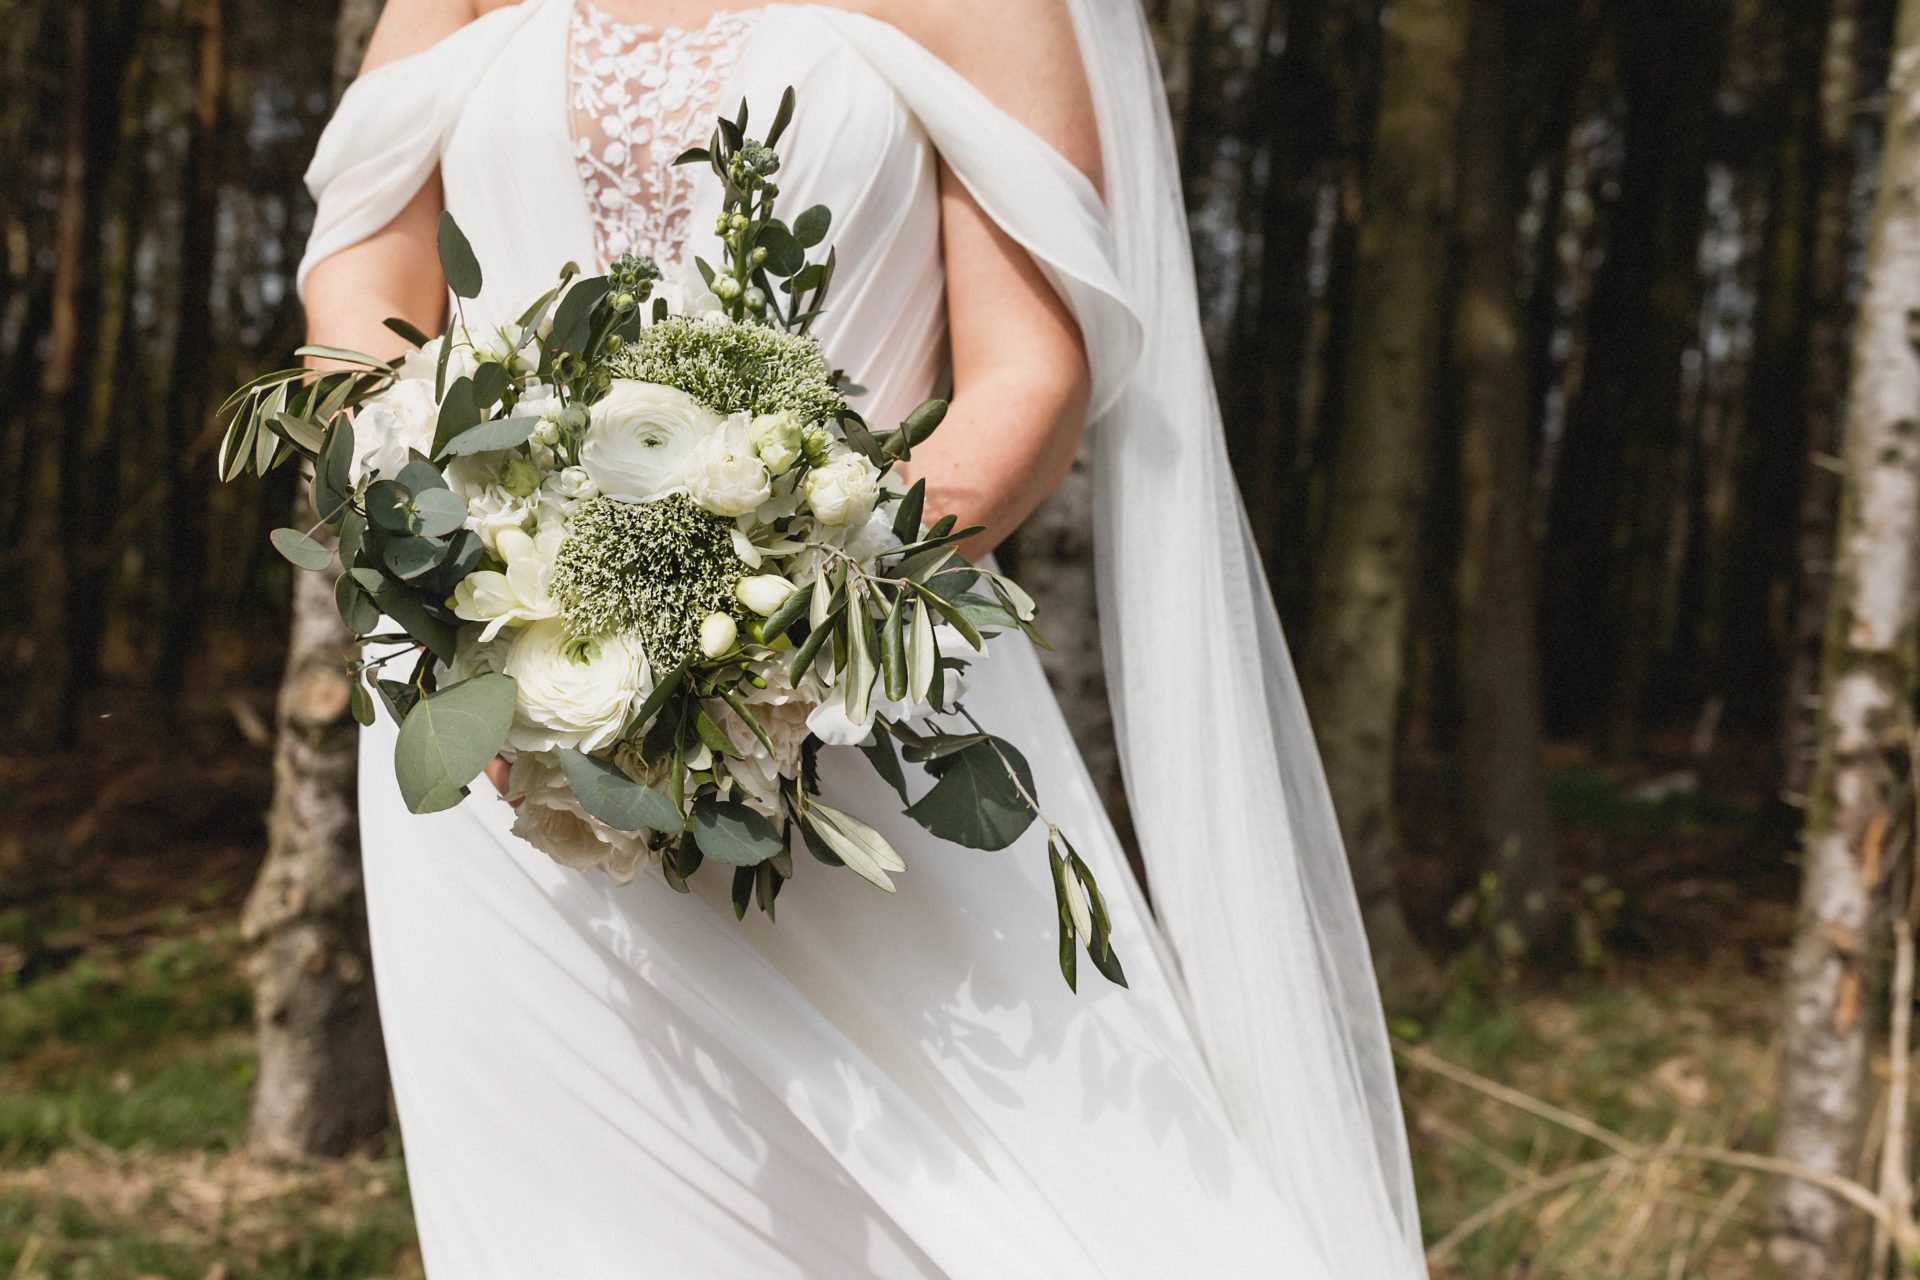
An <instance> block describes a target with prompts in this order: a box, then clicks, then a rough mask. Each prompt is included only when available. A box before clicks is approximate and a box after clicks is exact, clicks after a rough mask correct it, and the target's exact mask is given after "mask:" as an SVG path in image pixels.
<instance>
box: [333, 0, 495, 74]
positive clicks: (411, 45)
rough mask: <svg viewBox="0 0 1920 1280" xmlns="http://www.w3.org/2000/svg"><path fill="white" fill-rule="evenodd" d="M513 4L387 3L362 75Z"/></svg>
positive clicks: (465, 0) (453, 0) (460, 0)
mask: <svg viewBox="0 0 1920 1280" xmlns="http://www.w3.org/2000/svg"><path fill="white" fill-rule="evenodd" d="M510 3H513V0H388V2H387V6H386V8H385V9H383V10H381V13H380V22H379V24H378V25H377V26H375V27H374V29H373V39H372V40H371V41H369V42H368V44H367V60H366V62H365V63H364V64H363V65H362V67H361V70H362V71H371V70H373V69H374V68H375V67H377V66H380V65H382V64H383V63H388V62H394V61H396V60H398V59H400V58H405V57H408V56H410V55H412V54H416V53H419V52H420V51H421V50H423V49H428V48H431V47H432V46H434V45H436V44H438V43H439V42H440V41H442V40H444V39H446V38H447V37H448V36H450V35H452V34H453V33H454V32H456V31H458V30H459V29H460V28H461V27H464V26H466V25H467V24H468V23H469V22H472V21H473V20H474V19H475V18H478V17H479V16H481V15H482V14H484V13H491V12H492V11H493V10H495V9H500V8H504V7H506V5H508V4H510Z"/></svg>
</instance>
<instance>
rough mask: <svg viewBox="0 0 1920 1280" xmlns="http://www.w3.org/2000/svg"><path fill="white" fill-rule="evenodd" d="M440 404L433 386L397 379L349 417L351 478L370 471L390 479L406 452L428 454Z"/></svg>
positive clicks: (403, 464)
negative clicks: (351, 456) (351, 450)
mask: <svg viewBox="0 0 1920 1280" xmlns="http://www.w3.org/2000/svg"><path fill="white" fill-rule="evenodd" d="M439 422H440V404H439V402H438V401H436V400H435V399H434V398H433V383H431V382H415V381H412V380H410V379H401V380H400V381H398V382H395V383H394V384H393V385H392V386H391V387H388V388H387V389H386V390H385V391H383V392H381V393H380V395H379V396H378V397H376V398H375V399H372V400H369V401H367V403H365V404H363V405H361V406H360V408H359V411H358V412H356V413H355V414H354V415H353V454H354V457H353V468H352V471H353V477H354V479H356V480H358V479H359V478H360V477H361V476H362V475H364V474H365V473H367V472H369V471H371V472H372V473H373V474H374V475H377V476H381V477H384V478H386V479H389V480H390V479H392V478H393V477H394V476H397V475H399V474H400V469H401V468H402V467H404V466H406V465H407V462H408V461H409V459H410V457H411V455H410V454H409V452H408V451H409V450H418V451H419V452H421V453H430V452H432V450H433V433H434V428H435V427H436V426H438V425H439Z"/></svg>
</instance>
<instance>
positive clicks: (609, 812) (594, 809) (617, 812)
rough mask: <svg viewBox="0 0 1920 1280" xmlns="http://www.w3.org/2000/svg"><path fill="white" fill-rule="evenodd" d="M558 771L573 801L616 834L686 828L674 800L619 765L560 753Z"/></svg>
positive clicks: (579, 753)
mask: <svg viewBox="0 0 1920 1280" xmlns="http://www.w3.org/2000/svg"><path fill="white" fill-rule="evenodd" d="M560 769H561V772H562V773H564V774H565V775H566V778H567V785H568V786H570V787H572V788H573V794H574V798H575V799H577V800H579V801H580V807H581V808H582V809H585V810H586V811H587V812H588V813H590V814H592V815H593V816H594V817H596V818H598V819H600V821H602V822H604V823H606V824H607V825H608V826H610V827H612V828H613V829H614V830H616V831H641V830H646V831H663V832H672V831H678V830H680V829H681V828H682V827H683V826H685V825H686V820H685V819H684V818H683V817H682V816H681V814H680V810H679V808H678V807H677V806H676V805H675V804H674V803H673V801H671V800H669V799H667V798H666V797H665V796H663V795H661V794H660V793H659V792H658V791H655V790H654V789H653V788H652V787H649V786H646V785H644V784H643V783H639V782H635V781H634V780H633V779H632V778H629V777H628V776H627V775H626V774H625V773H624V772H623V771H622V770H621V769H620V768H619V766H617V765H615V764H613V763H611V762H609V761H606V760H602V759H600V758H599V757H597V756H590V755H587V754H586V753H585V752H581V751H562V752H561V753H560Z"/></svg>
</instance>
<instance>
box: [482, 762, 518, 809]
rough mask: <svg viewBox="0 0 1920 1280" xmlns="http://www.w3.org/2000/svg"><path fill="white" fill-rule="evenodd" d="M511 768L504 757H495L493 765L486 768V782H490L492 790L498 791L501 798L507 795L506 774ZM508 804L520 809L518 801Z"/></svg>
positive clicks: (511, 801)
mask: <svg viewBox="0 0 1920 1280" xmlns="http://www.w3.org/2000/svg"><path fill="white" fill-rule="evenodd" d="M512 767H513V766H511V765H509V764H508V763H507V758H506V757H505V756H495V757H494V758H493V763H492V764H490V765H488V766H487V781H488V782H491V783H492V784H493V787H494V790H496V791H498V792H499V793H500V794H501V795H502V796H504V795H506V794H507V774H508V773H509V771H510V770H511V769H512ZM508 803H509V804H511V805H512V806H513V807H514V808H516V809H518V808H519V807H520V802H519V801H518V800H510V801H508Z"/></svg>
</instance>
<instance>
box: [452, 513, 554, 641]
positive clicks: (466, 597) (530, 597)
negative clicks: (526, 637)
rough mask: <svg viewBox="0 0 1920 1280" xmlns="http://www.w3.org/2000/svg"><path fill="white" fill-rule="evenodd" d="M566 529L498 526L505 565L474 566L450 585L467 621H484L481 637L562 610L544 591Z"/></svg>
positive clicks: (457, 610) (456, 609) (456, 607)
mask: <svg viewBox="0 0 1920 1280" xmlns="http://www.w3.org/2000/svg"><path fill="white" fill-rule="evenodd" d="M565 541H566V533H565V531H564V530H563V529H561V528H560V526H559V525H557V524H554V525H548V526H546V527H544V528H542V529H541V530H540V531H539V532H538V533H537V534H534V535H531V536H529V535H528V534H527V532H526V531H525V530H524V529H501V530H499V531H498V532H497V533H496V534H495V545H496V547H497V548H498V551H497V554H498V555H499V556H500V558H501V559H502V560H503V561H505V562H506V569H505V570H504V571H500V570H494V569H477V570H475V571H474V572H472V573H470V574H468V575H467V576H466V577H464V578H462V579H461V580H460V582H459V584H458V585H457V586H455V587H454V589H453V611H454V613H455V614H456V615H457V616H459V617H461V618H463V619H465V620H466V621H468V622H484V623H486V624H487V625H486V629H485V630H484V631H482V632H481V633H480V639H481V641H482V642H483V643H484V642H485V641H488V640H491V639H493V638H494V637H495V636H497V635H499V634H500V629H501V628H502V627H507V626H524V625H526V624H527V623H530V622H540V621H542V620H544V619H547V618H555V617H558V616H559V615H560V606H559V605H558V604H557V603H555V601H554V599H553V597H552V596H551V595H549V594H548V587H549V585H550V584H551V582H552V579H553V562H554V558H555V557H556V556H558V555H559V554H560V544H561V543H563V542H565Z"/></svg>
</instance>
